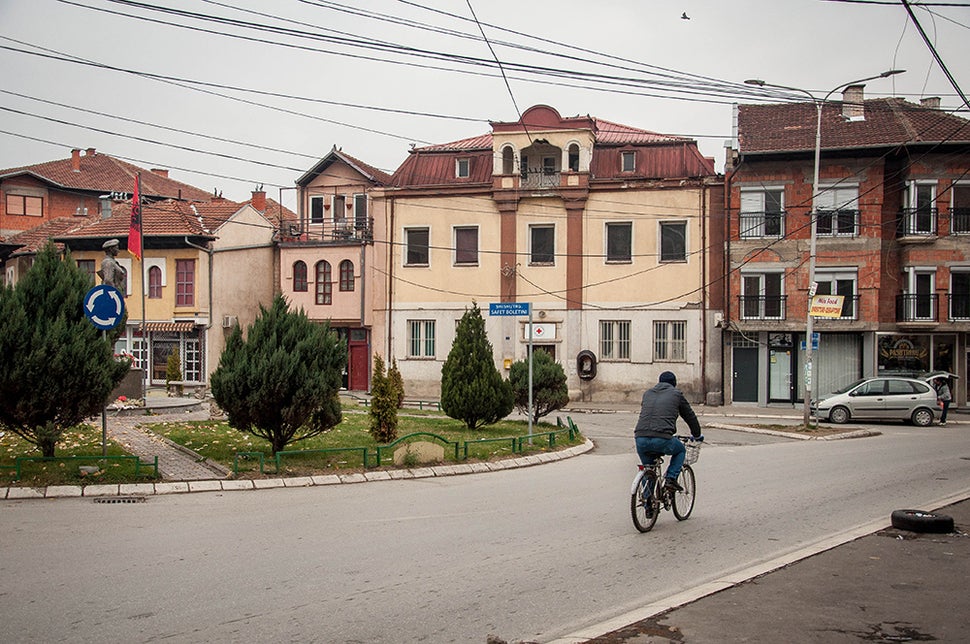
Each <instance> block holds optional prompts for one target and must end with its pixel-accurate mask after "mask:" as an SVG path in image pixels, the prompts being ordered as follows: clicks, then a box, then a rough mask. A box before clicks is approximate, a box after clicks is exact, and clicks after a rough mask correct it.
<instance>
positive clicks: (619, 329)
mask: <svg viewBox="0 0 970 644" xmlns="http://www.w3.org/2000/svg"><path fill="white" fill-rule="evenodd" d="M600 359H601V360H629V359H630V321H629V320H600Z"/></svg>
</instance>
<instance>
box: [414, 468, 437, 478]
mask: <svg viewBox="0 0 970 644" xmlns="http://www.w3.org/2000/svg"><path fill="white" fill-rule="evenodd" d="M410 472H411V474H412V475H413V477H414V478H416V479H426V478H429V477H432V476H434V475H435V474H434V470H433V469H431V468H430V467H419V468H416V469H413V470H410Z"/></svg>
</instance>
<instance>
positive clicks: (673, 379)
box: [660, 371, 677, 387]
mask: <svg viewBox="0 0 970 644" xmlns="http://www.w3.org/2000/svg"><path fill="white" fill-rule="evenodd" d="M660 382H666V383H668V384H669V385H670V386H671V387H676V386H677V376H675V375H674V373H673V372H672V371H664V372H663V373H662V374H660Z"/></svg>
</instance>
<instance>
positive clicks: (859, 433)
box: [707, 423, 882, 441]
mask: <svg viewBox="0 0 970 644" xmlns="http://www.w3.org/2000/svg"><path fill="white" fill-rule="evenodd" d="M707 427H714V428H715V429H730V430H733V431H736V432H747V433H749V434H766V435H768V436H778V437H781V438H792V439H795V440H800V441H837V440H842V439H846V438H866V437H869V436H882V432H881V431H879V430H877V429H856V430H853V431H848V432H842V433H841V434H828V435H826V436H806V435H804V434H797V433H795V432H779V431H775V430H773V429H759V428H757V427H745V426H744V425H728V424H726V423H708V424H707Z"/></svg>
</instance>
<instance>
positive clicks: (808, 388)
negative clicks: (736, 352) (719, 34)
mask: <svg viewBox="0 0 970 644" xmlns="http://www.w3.org/2000/svg"><path fill="white" fill-rule="evenodd" d="M904 71H906V70H904V69H890V70H888V71H885V72H883V73H881V74H877V75H875V76H868V77H866V78H860V79H858V80H853V81H849V82H847V83H842V84H840V85H836V86H835V87H833V88H832V90H831V91H830V92H829V93H828V94H826V95H825V96H824V97H823V98H821V99H820V98H817V97H816V96H815V95H814V94H812V93H811V92H810V91H808V90H807V89H801V88H799V87H788V86H786V85H774V84H772V83H766V82H765V81H763V80H759V79H748V80H746V81H744V82H745V84H747V85H757V86H758V87H770V88H774V89H784V90H789V91H793V92H800V93H802V94H805V95H806V96H808V98H809V99H811V101H812V102H813V103H814V104H815V111H816V121H815V167H814V171H813V174H812V211H811V236H810V241H809V250H808V303H807V312H806V316H805V317H806V320H805V410H804V413H803V417H802V422H803V423H804V425H805V427H808V426H809V423H810V419H811V414H812V378H813V375H812V358H813V351H812V337H813V335H814V328H815V320H814V318H813V317H812V297H814V295H815V247H816V240H817V238H818V197H819V191H818V173H819V159H820V158H821V155H822V107H823V106H824V105H825V103H826V102H827V101H828V100H829V97H830V96H832V94H834V93H835V92H837V91H839V90H840V89H843V88H845V87H849V86H850V85H858V84H859V83H865V82H867V81H871V80H876V79H877V78H887V77H889V76H895V75H896V74H902V73H903V72H904Z"/></svg>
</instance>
